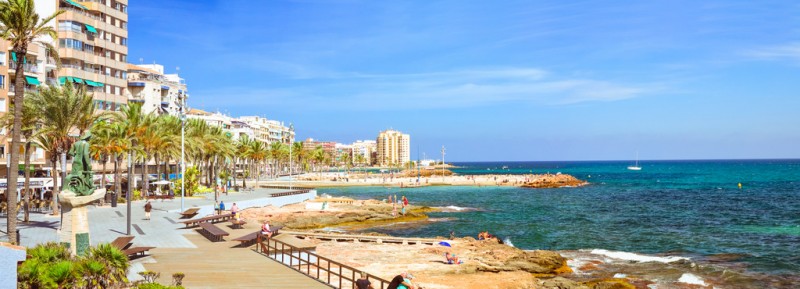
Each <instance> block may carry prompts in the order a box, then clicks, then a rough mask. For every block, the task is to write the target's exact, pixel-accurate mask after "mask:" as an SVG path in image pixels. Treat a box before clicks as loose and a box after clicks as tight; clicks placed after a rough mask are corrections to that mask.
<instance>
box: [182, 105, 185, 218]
mask: <svg viewBox="0 0 800 289" xmlns="http://www.w3.org/2000/svg"><path fill="white" fill-rule="evenodd" d="M184 103H186V101H185V100H184ZM185 139H186V114H185V113H184V110H183V106H181V212H183V211H184V209H183V197H184V196H185V195H186V151H185V148H184V146H185V142H186V140H185Z"/></svg>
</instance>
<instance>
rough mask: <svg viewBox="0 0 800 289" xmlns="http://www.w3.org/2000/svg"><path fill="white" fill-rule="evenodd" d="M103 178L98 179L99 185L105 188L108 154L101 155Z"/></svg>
mask: <svg viewBox="0 0 800 289" xmlns="http://www.w3.org/2000/svg"><path fill="white" fill-rule="evenodd" d="M102 159H103V179H101V180H100V186H101V187H102V188H103V189H105V188H106V164H108V156H107V155H106V156H103V158H102Z"/></svg>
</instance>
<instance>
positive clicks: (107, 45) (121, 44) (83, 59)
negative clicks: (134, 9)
mask: <svg viewBox="0 0 800 289" xmlns="http://www.w3.org/2000/svg"><path fill="white" fill-rule="evenodd" d="M59 9H60V10H64V11H65V12H64V13H62V14H61V15H59V16H58V17H57V18H56V20H55V21H53V22H51V25H54V26H55V27H56V28H57V31H58V40H57V43H54V44H55V45H56V46H57V47H58V55H59V56H60V57H61V68H60V69H58V70H53V71H48V72H47V75H46V77H47V79H48V81H53V82H54V81H56V79H57V81H58V83H60V84H64V83H66V82H73V83H75V84H78V85H84V86H85V87H86V89H87V90H88V91H89V92H90V93H91V94H92V96H93V97H94V99H95V103H96V105H97V107H98V109H101V110H108V111H118V110H120V109H121V108H122V107H124V106H125V105H127V104H128V93H127V92H126V90H127V89H128V80H127V73H128V59H127V58H128V1H127V0H88V1H73V0H36V11H37V13H39V15H50V14H52V13H54V12H55V11H56V10H59Z"/></svg>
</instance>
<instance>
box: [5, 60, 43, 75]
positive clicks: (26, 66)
mask: <svg viewBox="0 0 800 289" xmlns="http://www.w3.org/2000/svg"><path fill="white" fill-rule="evenodd" d="M10 64H11V65H10V66H9V67H8V68H9V70H16V69H17V63H16V62H13V61H12V62H11V63H10ZM22 70H23V71H25V72H30V73H39V67H37V66H36V65H35V64H33V63H23V64H22Z"/></svg>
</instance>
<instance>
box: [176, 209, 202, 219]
mask: <svg viewBox="0 0 800 289" xmlns="http://www.w3.org/2000/svg"><path fill="white" fill-rule="evenodd" d="M198 211H200V208H189V209H186V211H183V212H182V213H180V214H181V219H191V218H192V217H194V216H195V215H197V212H198Z"/></svg>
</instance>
